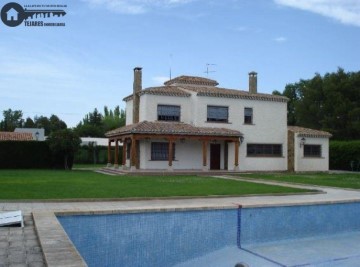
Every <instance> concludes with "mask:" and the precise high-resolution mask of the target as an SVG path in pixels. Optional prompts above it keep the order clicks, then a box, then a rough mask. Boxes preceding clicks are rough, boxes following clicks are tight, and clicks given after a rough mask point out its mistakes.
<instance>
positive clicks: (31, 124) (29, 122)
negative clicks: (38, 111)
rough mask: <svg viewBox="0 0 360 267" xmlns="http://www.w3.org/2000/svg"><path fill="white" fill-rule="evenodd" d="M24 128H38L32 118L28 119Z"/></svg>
mask: <svg viewBox="0 0 360 267" xmlns="http://www.w3.org/2000/svg"><path fill="white" fill-rule="evenodd" d="M24 128H36V126H35V122H34V121H33V119H32V118H30V117H27V118H26V120H25V123H24Z"/></svg>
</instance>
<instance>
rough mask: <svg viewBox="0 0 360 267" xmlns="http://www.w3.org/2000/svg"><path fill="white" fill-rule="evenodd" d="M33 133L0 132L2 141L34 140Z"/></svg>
mask: <svg viewBox="0 0 360 267" xmlns="http://www.w3.org/2000/svg"><path fill="white" fill-rule="evenodd" d="M32 140H33V136H32V133H15V132H0V141H32Z"/></svg>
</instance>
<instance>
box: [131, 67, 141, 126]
mask: <svg viewBox="0 0 360 267" xmlns="http://www.w3.org/2000/svg"><path fill="white" fill-rule="evenodd" d="M141 70H142V68H140V67H136V68H134V84H133V123H138V122H139V113H140V95H139V94H138V93H139V92H140V91H141V90H142V77H141V76H142V75H141V74H142V73H141Z"/></svg>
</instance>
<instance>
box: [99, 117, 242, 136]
mask: <svg viewBox="0 0 360 267" xmlns="http://www.w3.org/2000/svg"><path fill="white" fill-rule="evenodd" d="M125 134H159V135H162V134H167V135H199V136H201V135H202V136H203V135H206V136H228V137H240V136H242V133H241V132H239V131H235V130H231V129H227V128H213V127H195V126H192V125H190V124H187V123H182V122H159V121H157V122H148V121H143V122H140V123H136V124H131V125H126V126H124V127H121V128H118V129H115V130H113V131H110V132H107V133H106V134H105V135H106V136H107V137H112V136H117V135H125Z"/></svg>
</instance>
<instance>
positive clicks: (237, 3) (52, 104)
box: [0, 0, 360, 127]
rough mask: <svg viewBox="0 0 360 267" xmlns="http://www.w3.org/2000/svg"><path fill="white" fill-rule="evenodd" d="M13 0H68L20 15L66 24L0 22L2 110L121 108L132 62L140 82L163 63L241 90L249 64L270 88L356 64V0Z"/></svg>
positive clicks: (70, 115) (35, 112)
mask: <svg viewBox="0 0 360 267" xmlns="http://www.w3.org/2000/svg"><path fill="white" fill-rule="evenodd" d="M8 2H11V1H1V2H0V8H2V7H3V6H4V5H5V4H7V3H8ZM16 2H17V3H19V4H20V5H22V6H25V5H33V4H43V5H50V4H57V5H66V7H64V8H63V9H64V10H65V11H66V15H65V16H64V17H59V18H56V17H55V18H54V17H51V18H39V19H32V20H31V19H29V20H28V21H44V22H62V23H65V26H59V27H45V26H42V27H41V26H25V23H24V22H23V23H22V24H21V25H19V26H17V27H8V26H6V25H5V24H4V23H2V21H0V112H1V113H2V111H3V110H7V109H9V108H11V109H12V110H22V112H23V117H24V119H25V118H27V117H30V118H34V117H35V116H47V117H49V116H51V115H52V114H55V115H57V116H58V117H59V118H60V119H62V120H64V121H65V122H66V123H67V125H68V127H75V126H76V125H77V124H78V123H79V122H80V121H81V120H82V119H83V118H84V116H85V114H87V113H89V112H92V111H93V110H94V108H97V109H98V110H99V111H101V112H102V111H103V108H104V106H108V107H109V108H111V109H113V108H114V107H115V106H117V105H119V106H120V107H121V108H125V102H123V101H122V99H123V98H124V97H126V96H128V95H130V94H131V93H132V83H133V68H134V67H138V66H139V67H142V68H143V72H142V75H143V88H147V87H151V86H159V85H162V84H163V82H164V81H166V80H168V79H169V77H170V70H171V76H172V78H174V77H176V76H180V75H192V76H201V77H208V78H211V79H215V80H217V81H218V83H219V86H220V87H225V88H232V89H240V90H248V73H249V72H250V71H256V72H257V73H258V92H261V93H269V94H271V93H272V92H273V91H274V90H278V91H281V92H282V91H283V90H284V88H285V86H286V84H290V83H295V82H298V81H299V80H300V79H310V78H312V77H313V76H314V75H315V74H316V73H319V74H321V75H324V74H325V73H328V72H336V71H337V69H338V68H339V67H341V68H343V69H345V71H346V72H352V71H360V48H359V47H360V1H359V0H32V1H30V0H25V1H20V0H18V1H16ZM29 9H31V8H29ZM207 69H208V73H207V72H206V70H207ZM1 119H2V114H0V120H1Z"/></svg>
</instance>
